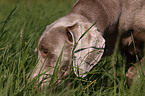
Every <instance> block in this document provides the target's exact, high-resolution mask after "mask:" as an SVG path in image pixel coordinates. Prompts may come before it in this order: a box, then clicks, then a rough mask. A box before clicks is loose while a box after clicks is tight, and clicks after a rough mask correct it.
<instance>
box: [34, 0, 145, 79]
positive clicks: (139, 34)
mask: <svg viewBox="0 0 145 96" xmlns="http://www.w3.org/2000/svg"><path fill="white" fill-rule="evenodd" d="M85 32H86V33H85ZM119 36H120V39H119V41H120V44H119V50H120V51H121V52H123V53H125V54H126V56H127V60H128V62H130V61H131V62H134V61H135V58H136V57H137V58H139V60H141V59H142V58H144V51H145V50H144V41H145V0H78V1H77V2H76V3H75V5H74V6H73V8H72V10H71V11H70V12H69V13H68V14H67V15H66V16H64V17H62V18H60V19H58V20H57V21H55V22H54V23H52V24H50V25H49V26H47V28H46V30H45V32H44V33H43V34H42V36H41V38H40V40H39V43H38V48H37V49H36V52H38V60H39V62H38V64H37V65H36V67H35V68H34V70H33V72H32V78H34V77H35V76H36V75H38V74H39V71H40V73H43V72H44V73H45V74H49V75H53V72H54V69H55V68H56V67H55V66H56V64H58V63H57V62H58V61H60V60H61V63H59V64H58V65H57V67H59V71H58V77H59V78H63V77H64V76H66V75H68V74H69V70H70V66H71V64H72V62H73V69H74V70H73V71H74V73H75V74H76V76H79V77H82V78H83V77H85V76H86V75H87V74H86V73H87V72H89V71H90V70H91V69H92V68H93V67H94V66H95V65H96V64H97V63H98V62H99V61H100V59H101V57H102V56H104V55H111V54H112V53H113V50H114V47H115V44H116V41H117V40H118V37H119ZM58 58H61V59H60V60H58ZM135 62H137V61H135ZM142 62H143V59H142ZM142 62H141V63H142ZM136 65H139V64H137V63H136ZM140 66H141V67H142V66H143V64H141V65H140ZM135 71H137V69H136V68H135V67H134V66H132V67H130V68H129V70H128V71H127V73H126V76H127V77H128V79H131V80H132V79H133V77H134V76H135ZM43 77H45V78H49V76H48V75H43V76H41V77H40V80H42V78H43ZM46 80H47V81H49V80H50V79H46Z"/></svg>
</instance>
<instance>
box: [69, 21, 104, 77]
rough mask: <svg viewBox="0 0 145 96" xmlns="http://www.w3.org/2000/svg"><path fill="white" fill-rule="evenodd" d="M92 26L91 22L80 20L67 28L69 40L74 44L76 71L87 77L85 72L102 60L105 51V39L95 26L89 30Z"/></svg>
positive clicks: (77, 73)
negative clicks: (81, 21)
mask: <svg viewBox="0 0 145 96" xmlns="http://www.w3.org/2000/svg"><path fill="white" fill-rule="evenodd" d="M91 26H92V25H90V24H89V23H80V22H79V23H76V24H74V25H72V26H69V27H68V28H67V32H68V38H69V39H68V40H69V41H70V42H72V43H73V45H74V50H73V53H74V54H73V67H74V72H75V74H76V75H77V76H79V77H85V76H86V75H87V74H85V73H87V72H89V71H90V70H91V69H92V68H93V66H95V65H96V64H97V63H98V62H99V61H100V59H101V57H102V55H103V52H104V47H105V39H104V38H103V37H102V35H101V33H100V32H98V30H97V28H96V27H95V26H93V27H92V28H91V29H90V30H89V31H87V30H88V29H89V28H90V27H91ZM86 31H87V33H86V34H85V35H84V32H86ZM83 35H84V36H83ZM80 38H81V39H80ZM76 44H77V45H76ZM75 46H76V47H75Z"/></svg>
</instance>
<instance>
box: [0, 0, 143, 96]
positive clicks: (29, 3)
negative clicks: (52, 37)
mask: <svg viewBox="0 0 145 96" xmlns="http://www.w3.org/2000/svg"><path fill="white" fill-rule="evenodd" d="M72 5H73V3H72V1H69V0H63V2H62V0H41V1H40V0H21V1H20V0H1V1H0V76H1V78H0V96H35V95H36V96H46V95H48V96H62V95H63V96H145V91H144V90H145V82H144V77H143V76H141V77H140V79H136V80H135V81H134V83H133V85H132V86H131V87H128V85H127V83H126V77H125V63H126V61H125V58H123V57H122V56H121V55H120V54H119V52H117V51H116V52H115V54H113V55H112V56H108V57H105V58H102V60H101V61H100V63H99V64H97V66H96V67H95V68H94V69H93V70H92V71H91V72H89V75H88V76H87V77H86V78H79V77H76V76H75V75H71V76H68V77H66V78H65V79H64V80H63V81H62V82H60V83H59V84H57V86H56V85H55V84H54V85H53V86H49V87H45V86H44V88H43V90H41V88H40V86H39V85H38V86H36V84H37V83H38V82H37V80H35V79H34V80H30V77H29V73H30V72H31V71H32V70H33V68H34V66H35V65H36V64H37V57H36V56H34V53H33V50H34V49H35V48H36V47H37V43H38V40H39V38H40V36H41V34H42V33H43V31H44V30H45V28H46V26H47V25H48V24H51V23H52V22H54V21H55V20H57V19H58V18H60V17H62V16H64V15H66V14H67V13H68V12H69V11H70V9H71V7H72ZM116 50H117V49H116ZM60 57H61V56H60ZM112 58H113V59H112ZM60 61H61V60H60ZM56 69H57V68H56ZM54 75H55V74H54ZM37 78H39V76H38V77H37ZM37 78H36V79H37ZM54 79H55V76H54ZM51 82H53V81H51Z"/></svg>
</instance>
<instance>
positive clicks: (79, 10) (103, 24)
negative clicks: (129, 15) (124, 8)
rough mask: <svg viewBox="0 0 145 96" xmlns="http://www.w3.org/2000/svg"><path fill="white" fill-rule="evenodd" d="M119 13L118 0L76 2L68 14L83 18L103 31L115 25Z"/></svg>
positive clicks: (80, 0)
mask: <svg viewBox="0 0 145 96" xmlns="http://www.w3.org/2000/svg"><path fill="white" fill-rule="evenodd" d="M120 13H121V4H120V0H78V1H77V2H76V4H75V5H74V6H73V8H72V10H71V12H70V13H69V14H79V15H82V16H84V17H85V18H86V19H87V20H88V21H89V22H90V23H91V24H94V23H95V22H96V26H97V28H98V29H99V30H100V31H101V32H104V30H105V29H106V28H107V27H108V26H110V25H112V24H115V23H117V21H118V18H119V15H120Z"/></svg>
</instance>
